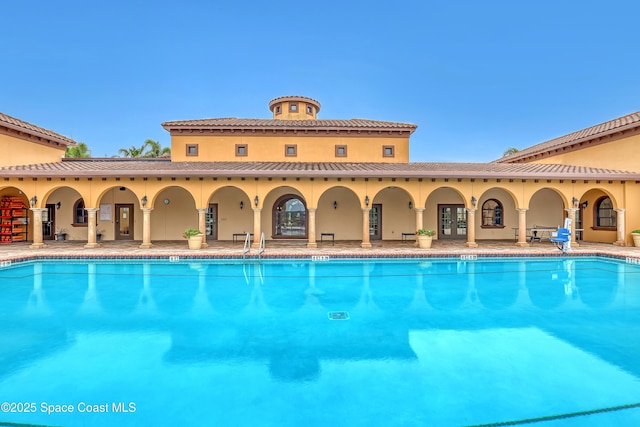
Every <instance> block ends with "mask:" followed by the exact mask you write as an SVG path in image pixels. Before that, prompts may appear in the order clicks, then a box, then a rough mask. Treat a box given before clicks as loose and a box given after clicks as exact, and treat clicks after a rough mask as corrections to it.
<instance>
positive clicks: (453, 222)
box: [438, 205, 467, 239]
mask: <svg viewBox="0 0 640 427" xmlns="http://www.w3.org/2000/svg"><path fill="white" fill-rule="evenodd" d="M438 212H439V215H438V239H464V238H466V237H467V211H466V209H465V208H464V205H440V206H438Z"/></svg>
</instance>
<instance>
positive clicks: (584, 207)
mask: <svg viewBox="0 0 640 427" xmlns="http://www.w3.org/2000/svg"><path fill="white" fill-rule="evenodd" d="M587 206H589V201H588V200H585V201H584V202H583V203H582V209H587Z"/></svg>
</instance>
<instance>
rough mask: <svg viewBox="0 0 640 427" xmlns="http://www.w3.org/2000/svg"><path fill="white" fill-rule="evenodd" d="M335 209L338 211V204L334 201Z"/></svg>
mask: <svg viewBox="0 0 640 427" xmlns="http://www.w3.org/2000/svg"><path fill="white" fill-rule="evenodd" d="M333 209H338V202H336V201H335V200H334V201H333Z"/></svg>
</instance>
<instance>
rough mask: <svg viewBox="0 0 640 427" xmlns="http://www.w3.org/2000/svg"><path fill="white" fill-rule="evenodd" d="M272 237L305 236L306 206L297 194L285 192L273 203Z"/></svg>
mask: <svg viewBox="0 0 640 427" xmlns="http://www.w3.org/2000/svg"><path fill="white" fill-rule="evenodd" d="M273 237H274V238H286V239H295V238H306V237H307V207H306V206H305V204H304V201H303V200H301V199H300V198H298V196H296V195H293V194H287V195H286V196H282V197H280V198H279V199H278V200H277V201H276V203H275V204H274V205H273Z"/></svg>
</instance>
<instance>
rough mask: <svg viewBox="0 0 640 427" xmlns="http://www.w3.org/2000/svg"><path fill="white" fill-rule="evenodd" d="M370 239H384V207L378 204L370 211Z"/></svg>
mask: <svg viewBox="0 0 640 427" xmlns="http://www.w3.org/2000/svg"><path fill="white" fill-rule="evenodd" d="M369 239H371V240H380V239H382V205H381V204H378V203H376V204H374V205H372V206H371V210H370V211H369Z"/></svg>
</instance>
